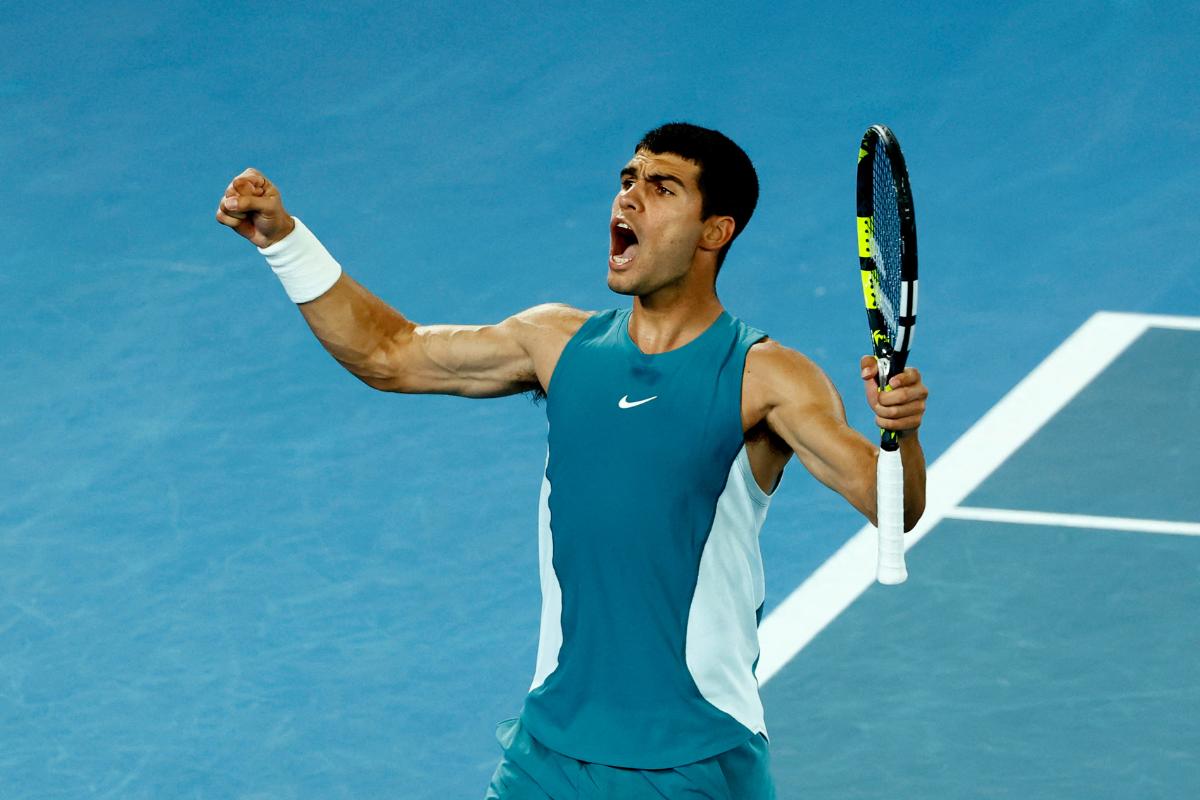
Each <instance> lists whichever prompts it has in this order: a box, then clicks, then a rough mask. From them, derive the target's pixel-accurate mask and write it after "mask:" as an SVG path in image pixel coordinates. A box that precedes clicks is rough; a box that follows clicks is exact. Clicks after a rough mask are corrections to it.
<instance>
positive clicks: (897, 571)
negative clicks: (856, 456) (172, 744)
mask: <svg viewBox="0 0 1200 800" xmlns="http://www.w3.org/2000/svg"><path fill="white" fill-rule="evenodd" d="M875 479H876V484H875V485H876V498H875V499H876V509H875V513H876V515H877V517H878V520H879V564H878V568H877V571H876V573H875V579H876V580H878V581H879V582H880V583H885V584H888V585H894V584H897V583H904V581H906V580H908V569H907V568H906V567H905V566H904V466H903V464H901V462H900V451H899V450H880V451H879V463H878V466H877V471H876V475H875Z"/></svg>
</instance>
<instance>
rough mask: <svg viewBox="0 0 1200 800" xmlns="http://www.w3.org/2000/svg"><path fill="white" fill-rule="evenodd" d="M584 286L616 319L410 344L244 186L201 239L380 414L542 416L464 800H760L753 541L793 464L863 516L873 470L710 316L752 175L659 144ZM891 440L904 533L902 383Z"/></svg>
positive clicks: (867, 380) (850, 441)
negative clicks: (532, 654)
mask: <svg viewBox="0 0 1200 800" xmlns="http://www.w3.org/2000/svg"><path fill="white" fill-rule="evenodd" d="M619 177H620V186H619V189H618V190H617V193H616V197H615V198H614V199H613V203H612V216H611V218H610V220H609V232H610V248H609V253H608V286H609V288H610V289H611V290H612V291H614V292H616V293H618V294H622V295H629V296H631V297H633V302H632V306H631V307H627V308H615V309H610V310H607V311H600V312H588V311H581V310H579V309H576V308H571V307H569V306H565V305H559V304H547V305H539V306H535V307H533V308H530V309H528V310H526V311H522V312H520V313H518V314H515V315H513V316H512V317H509V318H508V319H506V320H504V321H503V322H500V323H499V324H495V325H419V324H417V323H415V322H412V321H410V320H408V319H406V318H405V317H404V316H402V315H401V314H400V313H398V312H397V311H395V310H393V309H392V308H391V307H390V306H388V305H387V304H386V303H384V302H383V301H382V300H380V299H378V298H377V297H375V296H374V295H372V294H371V293H370V292H368V291H367V290H366V289H364V288H363V287H362V286H360V285H359V284H358V283H356V282H355V281H354V280H353V279H352V278H351V277H350V276H349V275H347V274H346V273H344V272H343V271H342V269H341V267H340V266H339V265H338V263H337V262H336V261H335V260H334V259H333V258H332V257H331V256H330V254H329V253H328V252H327V251H326V250H325V248H324V247H323V246H322V245H321V243H320V242H319V241H318V240H317V238H316V236H315V235H314V234H313V233H312V232H311V231H310V230H309V229H308V228H307V227H306V226H305V225H304V223H303V222H302V221H301V220H299V219H297V218H295V217H292V216H290V215H289V214H288V213H287V211H285V210H284V207H283V204H282V201H281V199H280V195H279V191H278V189H277V188H276V187H275V186H274V185H273V184H272V183H271V182H270V181H269V180H267V178H266V177H265V176H264V175H262V174H261V173H260V172H258V171H256V170H254V169H247V170H246V171H245V172H243V173H242V174H241V175H239V176H237V177H236V178H234V180H233V181H232V182H231V183H230V184H229V187H228V188H227V189H226V191H225V195H224V197H223V198H222V199H221V202H220V205H219V208H218V210H217V215H216V216H217V220H218V221H219V222H220V223H221V224H223V225H227V226H229V227H230V228H233V229H234V230H236V231H237V232H238V233H239V234H241V235H242V236H243V237H245V238H246V239H248V240H250V241H251V242H252V243H254V244H255V245H257V246H258V247H259V249H260V252H261V253H262V254H263V255H264V256H265V257H266V259H267V262H268V264H270V266H271V267H272V269H274V271H275V272H276V274H277V275H278V276H279V278H280V280H281V281H282V283H283V286H284V289H285V290H286V291H287V293H288V295H289V296H290V298H291V299H292V300H293V301H294V302H296V303H297V304H299V308H300V312H301V314H303V315H304V319H305V320H306V321H307V322H308V324H309V326H310V327H311V328H312V330H313V332H314V333H315V334H316V336H317V338H318V339H319V340H320V341H321V344H322V345H324V346H325V348H326V349H327V350H328V351H329V353H330V354H331V355H332V356H333V357H334V358H335V359H337V360H338V362H339V363H341V364H342V366H344V367H345V368H346V369H347V370H349V371H350V372H351V373H353V374H354V375H356V376H357V377H358V378H360V379H361V380H362V381H363V382H365V383H366V384H367V385H369V386H371V387H373V388H376V389H380V390H383V391H390V392H404V393H442V394H453V395H460V396H464V397H499V396H502V395H509V394H514V393H517V392H536V393H539V394H544V395H545V397H546V414H547V417H548V419H549V434H548V438H549V442H548V453H547V458H546V472H545V477H544V479H543V483H542V491H541V501H540V515H539V529H540V530H539V536H540V539H539V542H540V545H539V553H540V561H541V586H542V619H541V639H540V644H539V649H538V657H537V665H536V669H535V674H534V678H533V684H532V686H531V687H530V691H529V694H528V695H527V696H526V698H525V702H524V706H523V708H522V710H521V713H520V716H519V717H518V718H515V719H511V720H507V721H505V722H502V723H501V724H500V725H499V726H498V727H497V738H498V739H499V741H500V744H501V746H502V749H503V756H502V758H501V760H500V763H499V765H498V766H497V768H496V771H495V774H494V776H493V778H492V782H491V786H490V787H489V788H488V791H487V797H488V798H504V800H527V798H541V799H544V798H556V799H560V800H561V799H563V798H619V799H620V800H637V799H638V798H657V799H659V800H661V798H685V797H686V798H713V799H714V800H716V799H718V798H719V799H720V800H765V799H766V798H772V797H774V794H775V793H774V787H773V784H772V782H771V776H770V773H769V758H768V745H767V731H766V726H765V724H764V721H763V708H762V704H761V702H760V700H759V694H758V682H757V679H756V678H755V674H754V668H755V664H756V662H757V659H758V656H759V647H758V622H759V619H760V617H761V614H762V609H763V597H764V589H763V571H762V562H761V557H760V554H759V548H758V533H759V530H760V529H761V527H762V524H763V520H764V518H765V517H766V513H767V507H768V505H769V504H770V502H771V498H772V496H773V494H774V491H775V489H776V487H777V485H778V483H779V481H780V478H781V476H782V473H783V470H784V467H785V466H786V465H787V463H788V462H789V461H790V460H791V457H792V455H793V454H794V455H796V456H797V457H798V458H799V459H800V462H801V463H802V464H803V465H804V466H805V468H807V469H808V470H809V472H811V473H812V474H813V475H814V476H816V478H817V479H818V480H820V481H821V482H822V483H824V484H825V485H827V486H829V487H830V488H832V489H833V490H834V491H836V492H838V493H839V494H841V495H842V496H843V497H845V498H846V500H848V501H849V502H850V503H851V504H852V505H853V506H854V507H855V508H857V509H858V510H859V511H861V512H862V513H863V515H864V516H866V517H867V519H869V520H871V521H872V522H874V520H875V458H876V453H877V451H878V448H877V447H876V445H875V444H874V443H873V442H871V441H868V440H867V439H866V438H865V437H864V436H863V435H861V434H860V433H858V432H856V431H855V430H853V429H851V428H850V427H849V426H848V425H847V423H846V418H845V411H844V409H843V406H842V402H841V399H840V398H839V396H838V394H837V392H836V390H835V389H834V387H833V385H832V383H831V382H830V381H829V379H828V378H827V377H826V376H825V374H824V373H823V372H822V371H821V370H820V369H819V368H818V367H817V366H816V365H815V364H813V362H812V361H810V360H809V359H808V358H806V357H805V356H803V355H802V354H800V353H799V352H797V351H795V350H793V349H790V348H788V347H785V346H784V345H782V344H780V343H779V342H777V341H775V340H773V339H771V338H769V337H768V336H767V335H766V334H765V333H764V332H763V331H761V330H758V329H756V328H753V327H751V326H749V325H747V324H746V323H745V322H743V321H741V320H740V319H738V318H736V317H734V316H732V315H731V314H730V313H729V312H728V311H726V310H725V309H724V307H723V306H722V304H721V301H720V300H719V299H718V298H717V293H716V289H715V282H716V278H717V273H718V272H719V271H720V269H721V265H722V264H723V262H724V260H725V256H726V255H727V253H728V251H729V247H730V244H731V243H732V242H733V240H734V239H735V238H736V237H737V236H738V234H740V233H741V232H742V231H743V230H744V229H745V227H746V223H747V222H748V221H749V220H750V216H751V214H752V213H753V211H754V207H755V205H756V203H757V200H758V178H757V175H756V174H755V171H754V167H753V165H752V164H751V162H750V159H749V158H748V157H747V156H746V154H745V153H744V152H743V151H742V150H741V148H739V147H738V146H737V145H736V144H734V143H733V142H732V141H730V140H729V139H728V138H726V137H725V136H724V135H722V134H720V133H718V132H717V131H713V130H708V129H705V128H700V127H696V126H694V125H689V124H685V123H671V124H668V125H664V126H662V127H659V128H657V129H655V130H653V131H650V132H649V133H647V134H646V136H645V137H643V139H642V140H641V141H640V142H639V143H638V144H637V146H636V147H635V148H634V153H633V157H632V158H631V159H630V160H629V162H628V163H626V164H625V165H624V166H623V168H622V169H621V170H620V173H619ZM860 369H861V372H862V381H863V390H864V393H865V395H866V400H867V403H868V404H869V405H870V407H871V409H872V410H873V411H874V413H875V417H876V423H877V424H878V425H879V426H880V427H883V428H887V429H891V430H896V431H900V432H901V439H900V443H901V451H902V456H903V460H904V465H905V486H904V497H905V524H906V528H911V527H912V526H913V525H914V524H915V523H916V521H917V519H918V518H919V517H920V515H921V513H922V511H923V509H924V503H925V465H924V456H923V454H922V451H921V445H920V444H919V442H918V439H917V428H918V426H919V425H920V423H921V419H922V416H923V415H924V411H925V401H926V396H927V394H928V392H927V390H926V388H925V386H924V385H923V384H922V381H921V376H920V375H919V374H918V372H917V371H916V370H915V369H911V368H910V369H907V370H905V371H904V372H903V373H901V374H900V375H897V376H895V377H893V378H892V379H891V382H890V383H891V386H892V391H889V392H880V391H879V390H878V389H877V387H876V382H875V376H876V368H875V364H874V359H872V358H871V357H869V356H867V357H864V358H863V359H862V361H861V362H860Z"/></svg>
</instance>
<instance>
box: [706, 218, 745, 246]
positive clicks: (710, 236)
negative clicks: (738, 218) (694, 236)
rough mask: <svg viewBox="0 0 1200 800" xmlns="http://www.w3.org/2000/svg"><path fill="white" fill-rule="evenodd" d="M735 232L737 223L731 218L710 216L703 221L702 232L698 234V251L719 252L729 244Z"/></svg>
mask: <svg viewBox="0 0 1200 800" xmlns="http://www.w3.org/2000/svg"><path fill="white" fill-rule="evenodd" d="M735 230H737V223H735V222H734V221H733V217H718V216H717V215H716V214H714V215H712V216H711V217H709V218H708V219H706V220H705V221H704V232H703V233H702V234H700V249H702V250H720V249H721V248H722V247H724V246H725V245H727V244H729V240H730V239H732V238H733V233H734V231H735Z"/></svg>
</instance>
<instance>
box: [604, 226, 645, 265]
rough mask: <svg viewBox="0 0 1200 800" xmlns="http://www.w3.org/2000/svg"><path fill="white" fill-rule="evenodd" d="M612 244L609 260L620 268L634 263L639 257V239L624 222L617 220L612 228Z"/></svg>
mask: <svg viewBox="0 0 1200 800" xmlns="http://www.w3.org/2000/svg"><path fill="white" fill-rule="evenodd" d="M609 230H610V233H611V238H612V243H611V245H610V249H609V260H610V261H612V263H613V264H614V265H616V266H618V267H622V266H624V265H626V264H628V263H629V262H630V261H633V259H634V257H635V256H637V249H638V237H637V234H636V233H634V232H633V228H631V227H629V223H627V222H625V221H624V220H620V219H615V220H613V224H612V226H611V227H610V229H609Z"/></svg>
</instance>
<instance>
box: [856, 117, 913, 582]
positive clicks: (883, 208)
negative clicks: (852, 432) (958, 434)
mask: <svg viewBox="0 0 1200 800" xmlns="http://www.w3.org/2000/svg"><path fill="white" fill-rule="evenodd" d="M857 195H858V260H859V272H860V274H861V277H862V288H863V301H864V302H865V304H866V307H867V322H868V324H869V325H870V328H871V343H872V345H873V347H874V350H875V359H876V361H878V362H879V385H880V387H881V388H882V389H883V391H885V392H886V391H888V390H889V389H890V387H889V386H888V380H889V379H890V378H891V377H892V376H893V375H897V374H899V373H900V372H903V371H904V363H905V361H907V360H908V353H909V350H910V349H911V348H912V338H913V328H914V327H915V325H916V321H917V222H916V216H915V214H914V212H913V201H912V190H911V189H910V187H909V184H908V170H907V169H906V168H905V166H904V155H903V154H902V153H901V152H900V143H899V142H898V141H896V137H895V135H894V134H893V133H892V132H891V130H889V129H888V127H887V126H886V125H872V126H871V127H870V128H868V129H867V132H866V134H864V135H863V138H862V144H860V145H859V148H858V192H857ZM899 447H900V445H899V442H898V441H897V438H896V433H895V431H885V430H880V437H879V462H878V474H877V492H878V494H877V497H876V505H877V512H876V513H877V515H878V523H879V524H878V528H879V563H878V567H877V571H876V575H875V577H876V580H878V581H879V582H880V583H887V584H896V583H904V581H905V580H906V579H907V578H908V569H907V568H906V567H905V565H904V467H903V464H901V462H900V449H899Z"/></svg>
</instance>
